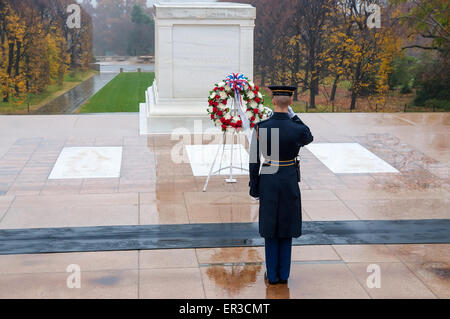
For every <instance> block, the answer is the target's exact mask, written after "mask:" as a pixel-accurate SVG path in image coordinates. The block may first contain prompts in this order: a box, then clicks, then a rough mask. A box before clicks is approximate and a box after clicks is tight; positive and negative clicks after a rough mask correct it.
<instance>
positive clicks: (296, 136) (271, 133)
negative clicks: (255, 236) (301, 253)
mask: <svg viewBox="0 0 450 319" xmlns="http://www.w3.org/2000/svg"><path fill="white" fill-rule="evenodd" d="M312 141H313V136H312V134H311V131H310V129H309V128H308V126H306V125H305V124H304V123H303V122H302V121H301V120H300V118H299V117H298V116H294V117H293V118H292V119H291V118H290V117H289V115H288V113H279V112H275V113H274V114H273V116H272V117H270V118H269V119H267V120H264V121H261V122H259V123H258V124H257V125H256V126H255V130H254V132H253V137H252V142H251V146H250V167H249V170H250V183H249V186H250V196H252V197H259V200H260V206H259V232H260V235H261V236H262V237H268V238H271V237H278V238H285V237H299V236H300V235H301V226H302V216H301V211H302V208H301V197H300V188H299V185H298V174H297V168H296V166H295V165H283V162H285V163H289V162H288V161H289V160H292V159H295V158H296V157H297V155H298V153H299V151H300V148H301V147H302V146H305V145H307V144H309V143H311V142H312ZM261 155H262V156H263V157H264V162H268V161H272V162H273V163H278V164H279V165H275V166H274V165H271V166H269V165H267V164H264V163H261Z"/></svg>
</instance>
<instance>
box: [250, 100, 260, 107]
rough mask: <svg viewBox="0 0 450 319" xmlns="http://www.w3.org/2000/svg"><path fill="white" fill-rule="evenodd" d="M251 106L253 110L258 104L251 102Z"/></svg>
mask: <svg viewBox="0 0 450 319" xmlns="http://www.w3.org/2000/svg"><path fill="white" fill-rule="evenodd" d="M249 106H250V107H252V108H255V107H257V106H258V103H256V102H255V101H251V102H250V103H249Z"/></svg>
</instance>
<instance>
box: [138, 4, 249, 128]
mask: <svg viewBox="0 0 450 319" xmlns="http://www.w3.org/2000/svg"><path fill="white" fill-rule="evenodd" d="M154 9H155V11H154V12H155V82H154V84H153V86H152V87H150V88H149V89H148V90H147V92H146V103H143V104H141V107H140V109H141V112H145V115H146V117H147V118H150V117H152V116H207V113H206V106H207V102H206V101H207V97H208V93H209V91H210V90H211V88H212V86H213V85H214V83H217V82H219V81H220V80H222V79H224V78H225V77H226V75H227V74H229V73H230V72H242V73H244V74H245V75H246V76H247V77H249V78H253V41H254V35H253V34H254V27H255V18H256V8H254V7H253V6H251V5H248V4H239V3H227V2H210V3H205V2H202V3H195V2H192V3H172V2H170V3H164V2H161V3H157V4H155V5H154ZM142 131H143V130H141V132H142Z"/></svg>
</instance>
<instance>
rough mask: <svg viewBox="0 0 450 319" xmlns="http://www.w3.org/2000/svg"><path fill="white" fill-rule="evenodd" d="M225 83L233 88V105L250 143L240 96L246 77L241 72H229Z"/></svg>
mask: <svg viewBox="0 0 450 319" xmlns="http://www.w3.org/2000/svg"><path fill="white" fill-rule="evenodd" d="M225 85H228V86H229V87H230V88H231V89H232V90H234V105H235V107H236V109H237V111H238V114H239V116H240V118H241V121H242V127H243V128H244V132H245V134H246V135H247V140H248V142H249V143H250V142H251V140H252V134H251V131H250V122H249V120H248V118H247V115H245V112H244V110H243V109H242V107H243V103H242V97H241V91H244V90H245V86H246V85H247V86H248V85H249V84H248V79H247V78H246V77H245V76H244V74H242V73H231V74H229V75H228V76H227V77H226V78H225Z"/></svg>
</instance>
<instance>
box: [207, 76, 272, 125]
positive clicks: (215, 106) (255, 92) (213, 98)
mask: <svg viewBox="0 0 450 319" xmlns="http://www.w3.org/2000/svg"><path fill="white" fill-rule="evenodd" d="M241 79H242V78H241ZM227 83H228V82H226V80H224V81H222V82H221V83H218V84H215V86H214V87H213V89H212V90H211V91H210V96H209V98H208V104H209V107H208V113H209V114H210V117H211V120H212V121H214V122H215V124H216V125H217V126H220V127H221V129H222V131H224V132H225V131H227V130H229V129H233V130H236V131H240V130H241V129H242V127H243V123H242V119H241V117H240V116H239V115H236V116H230V115H231V114H230V108H229V107H226V106H227V105H228V100H229V99H234V98H235V92H234V90H233V89H232V87H231V86H229V84H227ZM242 83H243V84H242V85H241V86H240V91H239V94H240V96H241V98H242V101H243V103H245V104H244V105H245V112H244V113H246V114H245V115H246V116H247V118H248V121H249V123H250V127H252V128H253V127H255V124H256V123H257V122H259V121H261V120H262V119H264V118H265V117H266V116H267V112H266V111H265V109H264V106H263V103H264V100H263V99H262V95H261V93H260V91H259V87H258V86H257V85H255V84H254V83H253V82H251V81H248V80H244V81H243V82H242ZM244 84H245V85H244ZM226 117H227V118H226Z"/></svg>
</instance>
